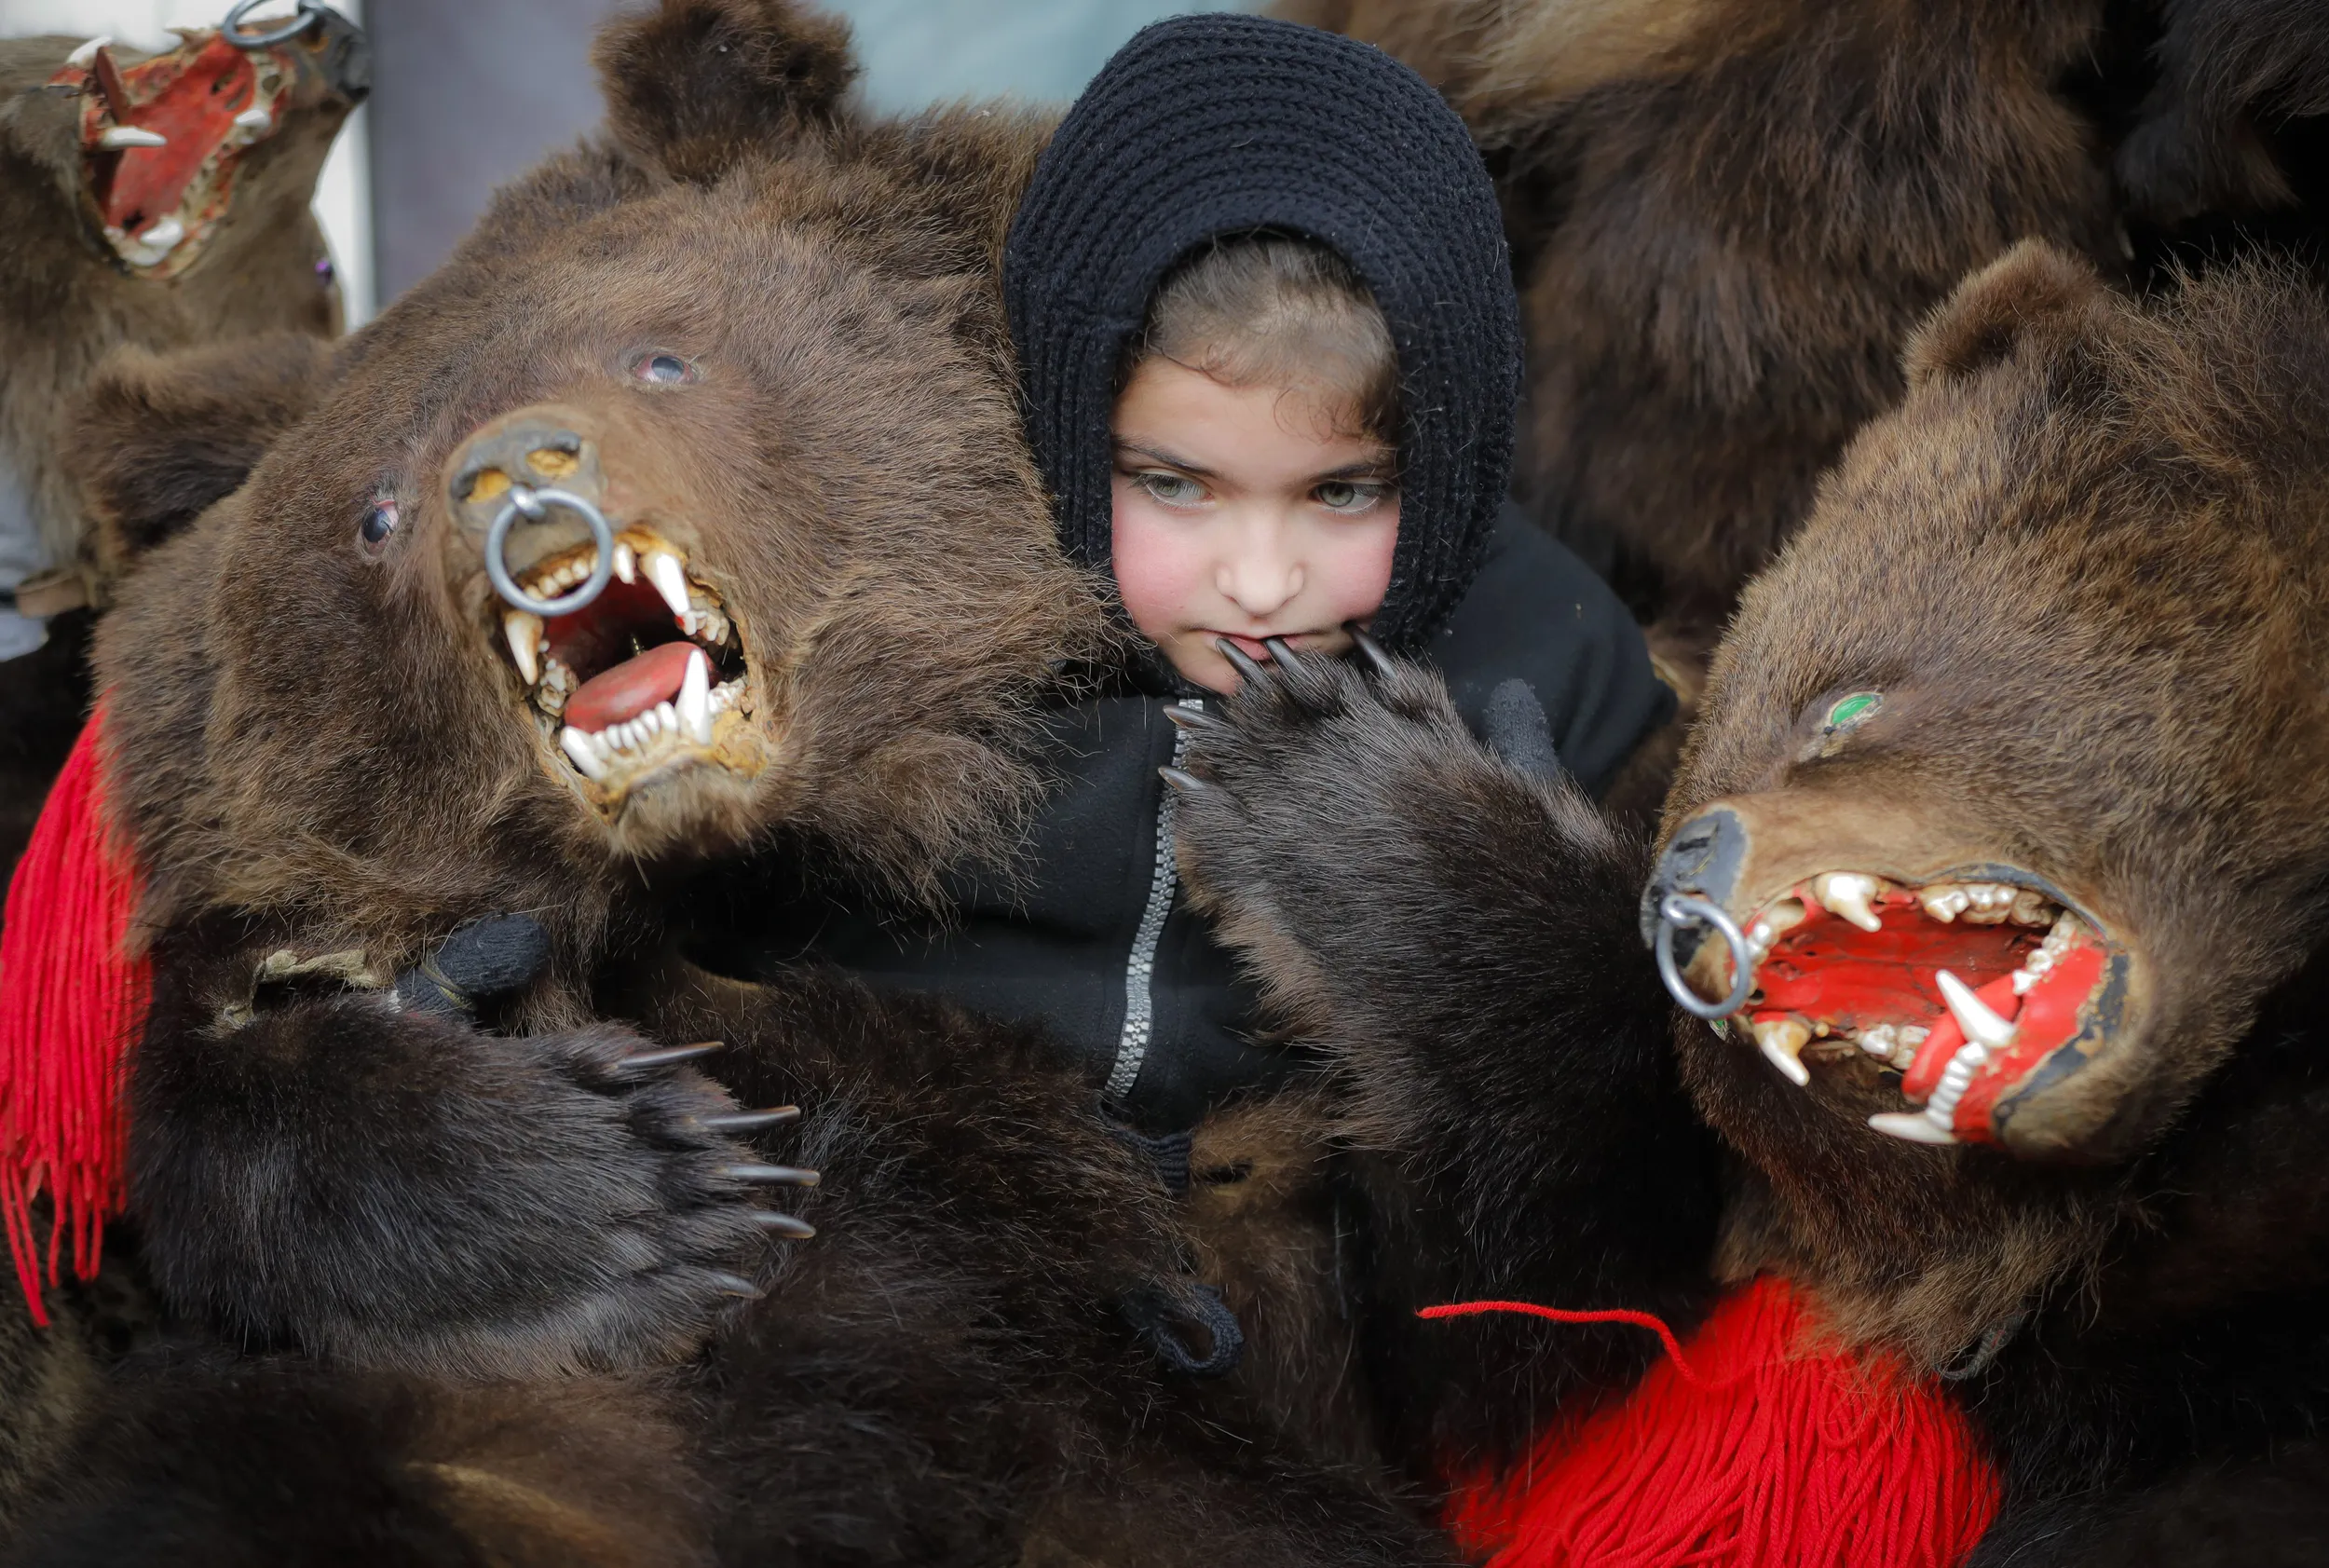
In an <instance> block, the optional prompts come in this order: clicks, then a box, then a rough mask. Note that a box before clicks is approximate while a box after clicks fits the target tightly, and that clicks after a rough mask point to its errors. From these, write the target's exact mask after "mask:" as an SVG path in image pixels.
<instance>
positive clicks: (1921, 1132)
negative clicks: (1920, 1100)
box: [1868, 1111, 1957, 1144]
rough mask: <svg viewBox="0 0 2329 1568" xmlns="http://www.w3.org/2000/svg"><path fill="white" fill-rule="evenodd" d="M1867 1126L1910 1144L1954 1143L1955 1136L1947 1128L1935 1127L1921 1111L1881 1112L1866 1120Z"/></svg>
mask: <svg viewBox="0 0 2329 1568" xmlns="http://www.w3.org/2000/svg"><path fill="white" fill-rule="evenodd" d="M1868 1125H1870V1126H1872V1127H1873V1128H1875V1129H1876V1130H1877V1131H1878V1132H1880V1133H1887V1134H1889V1135H1891V1136H1892V1137H1894V1138H1898V1139H1904V1140H1905V1141H1907V1142H1910V1143H1934V1144H1943V1143H1954V1142H1956V1141H1957V1135H1956V1134H1955V1133H1953V1132H1951V1131H1950V1130H1949V1129H1948V1128H1947V1127H1939V1126H1935V1125H1933V1124H1932V1122H1931V1121H1930V1120H1928V1119H1927V1117H1926V1115H1925V1113H1924V1112H1923V1111H1878V1112H1877V1113H1876V1114H1875V1115H1873V1116H1871V1117H1870V1118H1869V1119H1868Z"/></svg>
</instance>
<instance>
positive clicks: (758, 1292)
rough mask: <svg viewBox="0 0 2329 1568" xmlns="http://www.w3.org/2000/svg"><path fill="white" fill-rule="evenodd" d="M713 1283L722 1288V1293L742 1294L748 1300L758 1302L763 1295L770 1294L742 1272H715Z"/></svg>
mask: <svg viewBox="0 0 2329 1568" xmlns="http://www.w3.org/2000/svg"><path fill="white" fill-rule="evenodd" d="M712 1283H713V1284H715V1285H716V1286H718V1287H719V1288H720V1292H721V1294H723V1295H729V1296H742V1298H743V1299H744V1300H746V1301H748V1302H756V1301H758V1300H759V1299H760V1298H761V1297H763V1296H765V1295H767V1294H768V1292H767V1291H766V1290H763V1289H761V1288H760V1287H758V1286H757V1285H755V1284H754V1283H753V1282H752V1281H751V1280H749V1279H746V1278H745V1277H744V1276H743V1275H740V1274H716V1273H715V1274H714V1275H712Z"/></svg>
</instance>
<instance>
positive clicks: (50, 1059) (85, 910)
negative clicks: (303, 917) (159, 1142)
mask: <svg viewBox="0 0 2329 1568" xmlns="http://www.w3.org/2000/svg"><path fill="white" fill-rule="evenodd" d="M101 729H102V709H101V711H100V714H99V716H97V717H93V718H91V719H90V720H89V724H88V726H87V727H86V728H84V729H82V731H81V738H80V739H79V740H78V741H77V742H75V744H74V747H73V752H72V755H71V756H70V757H67V758H66V759H65V765H64V770H63V771H62V772H61V773H60V774H58V775H57V782H56V784H54V785H53V786H52V787H51V788H50V789H49V791H48V803H47V804H46V805H44V806H43V807H42V808H41V812H40V821H39V822H38V823H36V824H35V825H34V828H33V839H32V842H31V843H30V844H29V845H27V846H26V847H25V851H24V858H23V859H22V860H20V861H19V862H18V863H17V867H16V875H15V877H14V878H13V879H11V880H10V881H9V883H8V900H7V913H6V916H5V924H4V925H0V1221H5V1223H6V1226H7V1234H8V1255H9V1257H10V1259H11V1260H13V1261H14V1262H15V1264H16V1278H17V1283H18V1284H19V1285H20V1287H21V1288H23V1291H24V1300H25V1302H26V1304H27V1305H29V1306H30V1307H31V1308H32V1313H33V1321H34V1322H35V1323H38V1324H40V1325H41V1326H42V1327H44V1328H46V1327H47V1326H48V1310H47V1309H46V1308H45V1307H44V1306H43V1305H42V1302H41V1291H42V1289H43V1288H44V1283H45V1284H46V1285H48V1286H54V1285H56V1284H57V1283H58V1282H59V1278H60V1275H59V1269H60V1266H61V1263H62V1261H64V1256H65V1254H66V1252H67V1250H68V1245H69V1250H70V1254H71V1259H72V1264H73V1272H74V1273H75V1275H78V1276H79V1277H81V1278H83V1279H87V1278H89V1277H90V1276H91V1275H95V1274H96V1272H97V1265H98V1262H99V1258H100V1252H101V1250H102V1245H103V1242H104V1234H105V1221H106V1220H108V1219H109V1218H111V1217H112V1216H113V1215H115V1214H117V1213H119V1212H120V1211H121V1207H122V1119H121V1065H122V1061H123V1058H124V1057H125V1055H126V1054H127V1052H128V1050H129V1045H130V1043H131V1042H132V1041H133V1040H134V1039H135V1038H136V1036H137V1034H138V1032H139V1030H140V1029H143V1026H144V1021H145V1007H146V1000H147V996H148V994H149V979H150V966H149V965H148V963H147V962H146V961H145V960H144V958H143V956H138V957H132V956H131V955H130V954H129V949H128V946H127V938H128V935H129V922H130V920H131V919H132V918H133V917H134V916H135V914H136V912H137V906H138V895H139V892H140V889H139V882H138V875H137V869H136V867H135V866H134V865H133V864H132V863H131V862H130V861H129V857H128V856H127V855H125V854H124V853H122V852H120V849H119V848H118V846H117V845H116V844H115V843H114V842H113V839H112V835H111V831H110V827H109V824H108V819H107V816H106V811H105V792H104V764H103V759H102V757H101V756H100V751H101V747H102V741H101V739H100V732H101ZM44 1191H46V1192H47V1193H48V1202H49V1213H50V1221H49V1227H48V1243H47V1245H46V1246H45V1247H44V1246H43V1245H42V1244H41V1241H40V1238H39V1237H38V1236H37V1235H36V1234H35V1227H34V1222H33V1200H34V1198H36V1197H37V1196H39V1195H40V1193H42V1192H44Z"/></svg>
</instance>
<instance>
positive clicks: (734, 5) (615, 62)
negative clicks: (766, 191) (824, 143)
mask: <svg viewBox="0 0 2329 1568" xmlns="http://www.w3.org/2000/svg"><path fill="white" fill-rule="evenodd" d="M591 58H592V62H593V63H595V64H596V65H597V67H598V75H599V81H600V84H601V86H602V87H603V88H604V89H605V91H606V124H607V128H608V130H611V131H612V132H613V133H614V136H615V140H616V141H617V142H618V143H620V144H621V145H622V147H623V148H624V149H625V150H626V151H628V152H629V153H630V154H631V155H632V156H633V157H638V158H640V159H643V160H644V161H646V162H647V163H649V164H651V165H655V166H660V167H661V169H662V170H664V171H665V172H666V173H668V174H670V175H671V176H672V178H674V179H675V180H686V181H688V182H690V183H694V184H708V183H710V182H711V181H714V180H716V179H718V178H719V176H720V175H721V174H722V173H724V172H726V171H727V170H728V169H729V167H731V166H732V165H734V164H735V163H737V162H738V161H739V160H741V159H742V158H744V157H750V156H752V155H754V154H756V153H758V154H766V153H770V152H776V151H782V150H783V149H784V148H786V147H789V146H791V145H792V144H794V143H797V142H798V141H799V140H800V138H801V137H802V135H803V134H805V133H806V132H808V131H809V130H811V129H813V128H816V127H819V126H823V125H829V124H830V123H832V121H833V118H834V116H835V114H836V112H837V111H838V108H839V106H840V102H841V98H842V96H843V95H844V94H845V93H847V92H848V91H849V88H850V84H851V82H853V81H855V80H856V78H857V63H856V61H854V60H853V59H852V58H851V55H850V48H849V23H847V22H846V21H843V20H840V19H839V18H838V17H827V16H820V15H817V14H815V13H814V12H810V11H808V10H805V9H803V8H802V7H798V6H796V5H794V4H792V0H663V3H662V4H661V6H660V7H657V8H656V9H655V10H653V11H650V12H648V13H647V15H645V16H641V17H634V18H627V19H625V20H620V21H616V22H613V23H610V24H609V25H607V26H606V27H605V28H604V29H602V30H601V31H600V33H599V34H598V39H597V42H596V43H594V44H593V45H592V49H591Z"/></svg>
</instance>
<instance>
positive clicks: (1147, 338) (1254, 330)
mask: <svg viewBox="0 0 2329 1568" xmlns="http://www.w3.org/2000/svg"><path fill="white" fill-rule="evenodd" d="M1128 349H1129V351H1128V352H1127V353H1126V354H1125V356H1124V366H1123V368H1122V370H1121V371H1120V372H1119V375H1118V378H1117V379H1118V389H1119V390H1120V391H1121V390H1122V389H1123V385H1124V382H1126V381H1128V380H1130V379H1131V375H1132V373H1133V372H1134V371H1135V370H1136V369H1137V368H1138V367H1139V364H1140V362H1141V361H1144V360H1149V359H1156V358H1162V359H1167V360H1171V361H1173V362H1174V363H1176V364H1181V365H1186V366H1187V367H1189V368H1190V369H1191V370H1193V371H1197V372H1199V373H1200V374H1202V375H1208V376H1211V377H1212V378H1213V379H1214V380H1216V381H1219V382H1220V383H1222V384H1223V385H1224V386H1229V387H1268V386H1277V387H1288V388H1291V387H1301V388H1303V389H1306V390H1308V391H1310V392H1312V393H1313V394H1314V396H1315V397H1316V399H1317V402H1318V407H1319V409H1320V410H1321V412H1323V413H1325V414H1326V416H1328V418H1329V419H1331V420H1332V421H1333V426H1334V432H1335V433H1336V434H1338V435H1349V436H1362V437H1371V438H1373V439H1374V440H1377V441H1380V442H1382V443H1386V444H1389V445H1396V444H1397V441H1398V423H1399V357H1398V351H1397V349H1396V348H1394V347H1393V345H1392V342H1391V327H1390V324H1389V323H1388V322H1386V321H1385V320H1383V317H1382V309H1381V308H1380V307H1377V306H1376V304H1375V296H1374V295H1373V294H1372V293H1369V291H1368V288H1367V284H1366V282H1365V280H1362V279H1361V278H1360V277H1359V276H1358V273H1357V272H1356V271H1355V269H1354V268H1353V267H1352V266H1351V264H1350V263H1348V262H1346V261H1344V260H1343V259H1342V257H1341V256H1340V255H1338V254H1336V253H1335V252H1333V251H1332V250H1329V249H1328V247H1326V246H1324V245H1320V244H1318V243H1316V242H1315V241H1314V240H1309V239H1301V238H1298V237H1296V236H1293V235H1287V234H1279V233H1273V232H1270V231H1267V230H1264V231H1261V232H1259V233H1252V234H1239V235H1224V236H1221V237H1219V238H1218V239H1213V240H1211V241H1209V242H1208V243H1206V244H1205V245H1203V246H1200V247H1199V248H1198V249H1197V250H1195V251H1193V252H1190V253H1189V254H1188V255H1187V256H1184V257H1183V258H1182V259H1181V260H1180V261H1179V262H1178V263H1176V264H1175V265H1174V266H1173V268H1172V270H1171V271H1169V272H1167V273H1166V274H1165V280H1164V281H1163V282H1162V283H1160V284H1158V285H1157V290H1156V294H1155V297H1154V298H1152V299H1151V301H1150V302H1149V316H1148V321H1147V324H1146V325H1145V326H1143V327H1142V328H1141V331H1140V334H1139V335H1138V336H1137V338H1135V339H1134V340H1133V341H1132V343H1131V344H1130V345H1129V346H1128Z"/></svg>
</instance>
